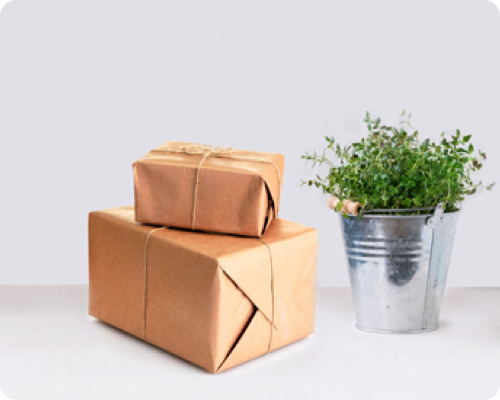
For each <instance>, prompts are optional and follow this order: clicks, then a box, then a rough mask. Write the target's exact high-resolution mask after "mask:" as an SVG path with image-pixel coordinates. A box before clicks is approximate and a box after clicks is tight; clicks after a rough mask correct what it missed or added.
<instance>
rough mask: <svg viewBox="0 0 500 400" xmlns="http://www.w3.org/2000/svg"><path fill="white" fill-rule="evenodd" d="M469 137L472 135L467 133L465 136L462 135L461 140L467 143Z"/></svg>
mask: <svg viewBox="0 0 500 400" xmlns="http://www.w3.org/2000/svg"><path fill="white" fill-rule="evenodd" d="M471 137H472V135H467V136H464V138H463V141H464V142H465V143H467V142H468V141H469V140H470V138H471Z"/></svg>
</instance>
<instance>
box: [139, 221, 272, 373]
mask: <svg viewBox="0 0 500 400" xmlns="http://www.w3.org/2000/svg"><path fill="white" fill-rule="evenodd" d="M161 229H168V228H167V227H166V226H162V227H160V228H154V229H152V230H150V231H149V232H148V235H147V236H146V244H145V248H144V290H143V309H142V336H143V339H144V340H145V341H147V337H146V311H147V298H148V296H147V294H148V247H149V240H150V238H151V235H152V234H153V233H155V232H157V231H159V230H161ZM255 240H258V241H259V242H261V243H262V244H264V245H265V246H266V248H267V251H268V254H269V262H270V270H271V271H270V272H271V306H272V308H271V321H269V322H270V334H269V343H268V345H267V351H266V354H267V353H269V352H270V351H271V345H272V341H273V329H277V328H276V325H275V324H274V265H273V253H272V251H271V246H270V245H269V243H267V242H266V241H265V240H263V239H259V238H255ZM266 319H267V318H266ZM219 368H220V366H219Z"/></svg>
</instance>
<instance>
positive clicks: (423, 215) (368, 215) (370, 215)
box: [339, 210, 460, 219]
mask: <svg viewBox="0 0 500 400" xmlns="http://www.w3.org/2000/svg"><path fill="white" fill-rule="evenodd" d="M458 213H460V210H457V211H452V212H445V213H444V214H443V217H444V216H446V215H455V214H458ZM339 215H340V216H341V217H342V218H345V216H344V214H342V213H339ZM347 215H348V216H349V217H356V216H355V215H353V214H349V213H348V214H347ZM432 216H433V214H432V213H431V214H420V215H385V214H363V218H376V219H379V218H380V219H420V218H429V217H432Z"/></svg>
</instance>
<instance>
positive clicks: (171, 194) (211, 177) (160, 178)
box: [133, 142, 284, 237]
mask: <svg viewBox="0 0 500 400" xmlns="http://www.w3.org/2000/svg"><path fill="white" fill-rule="evenodd" d="M133 168H134V185H135V217H136V221H137V222H142V223H145V224H152V225H165V226H171V227H179V228H186V229H191V230H200V231H207V232H219V233H227V234H234V235H242V236H253V237H262V235H263V234H264V232H265V231H266V230H267V228H268V227H269V226H270V224H271V222H272V221H273V219H274V218H275V217H276V216H277V212H278V208H279V202H280V191H281V183H282V177H283V169H284V157H283V155H281V154H278V153H260V152H253V151H242V150H232V149H221V148H211V147H209V146H203V145H196V144H190V143H182V142H167V143H165V144H163V145H162V146H160V147H158V148H157V149H154V150H152V151H150V152H149V153H148V154H146V155H145V156H144V157H142V158H141V159H139V160H138V161H136V162H135V163H134V165H133Z"/></svg>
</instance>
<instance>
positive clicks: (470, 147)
mask: <svg viewBox="0 0 500 400" xmlns="http://www.w3.org/2000/svg"><path fill="white" fill-rule="evenodd" d="M473 151H474V146H473V145H472V144H469V154H472V152H473Z"/></svg>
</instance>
